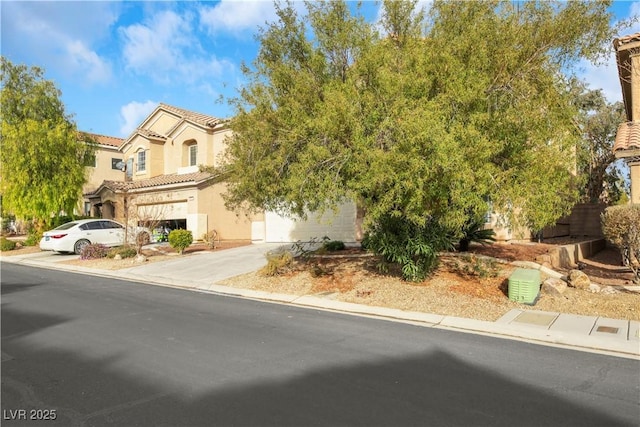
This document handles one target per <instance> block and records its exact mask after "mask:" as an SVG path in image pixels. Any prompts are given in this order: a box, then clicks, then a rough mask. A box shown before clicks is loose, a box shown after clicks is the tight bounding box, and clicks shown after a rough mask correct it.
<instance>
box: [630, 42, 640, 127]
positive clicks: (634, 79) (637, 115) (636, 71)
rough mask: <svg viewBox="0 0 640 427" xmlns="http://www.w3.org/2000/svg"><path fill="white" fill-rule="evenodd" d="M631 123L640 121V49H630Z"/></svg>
mask: <svg viewBox="0 0 640 427" xmlns="http://www.w3.org/2000/svg"><path fill="white" fill-rule="evenodd" d="M630 60H631V99H632V102H631V121H636V120H640V48H633V49H630Z"/></svg>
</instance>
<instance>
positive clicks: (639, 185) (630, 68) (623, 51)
mask: <svg viewBox="0 0 640 427" xmlns="http://www.w3.org/2000/svg"><path fill="white" fill-rule="evenodd" d="M613 47H614V48H615V50H616V60H617V63H618V76H619V77H620V85H621V87H622V99H623V101H624V108H625V111H626V115H627V122H625V123H622V124H620V126H619V127H618V132H617V134H616V141H615V143H614V145H613V152H614V153H615V155H616V157H617V158H618V159H624V161H625V162H626V163H627V165H628V166H629V171H630V176H631V203H635V204H638V203H640V33H635V34H631V35H628V36H625V37H621V38H618V39H615V40H614V41H613Z"/></svg>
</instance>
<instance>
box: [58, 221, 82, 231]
mask: <svg viewBox="0 0 640 427" xmlns="http://www.w3.org/2000/svg"><path fill="white" fill-rule="evenodd" d="M75 225H78V223H77V222H73V221H71V222H67V223H66V224H62V225H61V226H60V227H56V228H54V230H68V229H70V228H71V227H73V226H75Z"/></svg>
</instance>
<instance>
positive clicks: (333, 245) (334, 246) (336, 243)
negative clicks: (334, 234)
mask: <svg viewBox="0 0 640 427" xmlns="http://www.w3.org/2000/svg"><path fill="white" fill-rule="evenodd" d="M322 247H323V248H324V249H325V250H327V251H329V252H335V251H343V250H344V248H345V246H344V242H342V241H340V240H331V241H328V242H324V244H323V245H322Z"/></svg>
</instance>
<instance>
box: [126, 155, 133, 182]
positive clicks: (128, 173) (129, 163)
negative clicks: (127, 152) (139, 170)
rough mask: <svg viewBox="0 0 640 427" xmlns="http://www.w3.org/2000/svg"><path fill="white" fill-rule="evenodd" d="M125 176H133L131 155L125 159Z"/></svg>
mask: <svg viewBox="0 0 640 427" xmlns="http://www.w3.org/2000/svg"><path fill="white" fill-rule="evenodd" d="M126 170H127V178H131V177H132V176H133V157H131V158H129V159H128V160H127V168H126Z"/></svg>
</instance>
